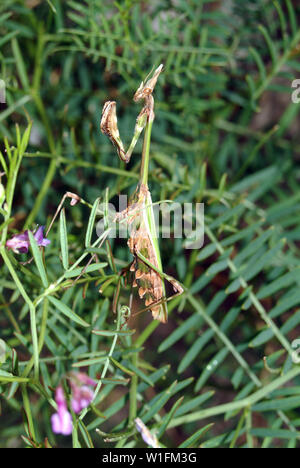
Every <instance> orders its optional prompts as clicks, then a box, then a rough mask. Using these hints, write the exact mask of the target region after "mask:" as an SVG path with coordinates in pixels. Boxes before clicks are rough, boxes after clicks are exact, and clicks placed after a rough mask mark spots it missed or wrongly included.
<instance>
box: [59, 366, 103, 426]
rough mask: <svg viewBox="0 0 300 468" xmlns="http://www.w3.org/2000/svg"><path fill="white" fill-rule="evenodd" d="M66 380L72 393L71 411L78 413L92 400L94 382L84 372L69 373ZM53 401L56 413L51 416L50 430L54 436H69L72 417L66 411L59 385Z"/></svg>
mask: <svg viewBox="0 0 300 468" xmlns="http://www.w3.org/2000/svg"><path fill="white" fill-rule="evenodd" d="M68 378H69V382H70V387H71V392H72V398H71V407H72V410H73V411H74V413H80V411H81V410H83V409H84V408H87V406H89V404H90V403H91V401H92V400H93V398H94V391H93V390H92V388H91V387H95V386H96V382H95V380H93V379H91V378H90V377H89V376H88V375H87V374H85V373H84V372H70V374H69V375H68ZM55 401H56V404H57V413H55V414H53V415H52V416H51V425H52V430H53V432H54V433H55V434H63V435H70V434H71V433H72V427H73V424H72V417H71V414H70V413H69V411H68V406H67V401H66V398H65V394H64V391H63V388H62V386H61V385H59V386H58V387H57V388H56V391H55Z"/></svg>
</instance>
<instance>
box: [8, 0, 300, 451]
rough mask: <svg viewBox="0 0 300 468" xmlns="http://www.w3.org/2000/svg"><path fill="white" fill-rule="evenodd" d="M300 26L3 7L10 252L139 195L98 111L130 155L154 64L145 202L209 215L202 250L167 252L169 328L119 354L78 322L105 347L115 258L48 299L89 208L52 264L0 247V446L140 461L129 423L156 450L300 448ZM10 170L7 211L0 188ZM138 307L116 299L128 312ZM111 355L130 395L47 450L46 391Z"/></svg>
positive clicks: (204, 1) (220, 16)
mask: <svg viewBox="0 0 300 468" xmlns="http://www.w3.org/2000/svg"><path fill="white" fill-rule="evenodd" d="M299 14H300V8H299V6H298V5H297V4H296V2H294V1H292V0H278V1H274V2H271V1H267V0H247V1H245V2H240V1H238V0H232V1H230V0H224V1H212V0H176V1H175V0H173V1H167V0H165V1H164V0H153V1H152V2H144V1H139V0H125V1H123V2H122V1H119V2H114V3H112V2H110V1H100V0H84V1H73V0H71V1H63V0H51V1H50V0H48V1H41V0H19V1H14V0H13V1H11V0H10V1H8V0H2V2H1V4H0V31H1V38H0V78H1V79H3V80H4V81H5V84H6V104H5V105H2V111H1V113H0V132H1V136H2V138H1V151H2V155H3V159H4V160H5V161H6V162H4V165H5V164H7V158H8V157H9V155H8V153H9V151H11V152H12V161H15V163H14V164H16V166H11V168H12V169H11V172H10V176H9V177H10V178H9V177H8V176H7V177H6V176H5V175H3V177H2V183H3V185H4V186H5V187H6V190H7V192H6V199H7V200H8V199H9V196H12V195H13V196H14V203H13V205H12V212H11V216H12V219H9V223H10V225H9V235H11V234H12V233H13V232H19V231H21V230H23V229H25V228H30V229H34V227H35V226H36V223H39V224H49V221H50V219H51V217H52V216H53V214H54V213H55V211H56V208H57V206H58V204H59V202H60V200H61V197H62V196H63V195H64V193H65V192H66V191H72V192H75V193H77V194H78V195H79V196H80V197H82V198H83V199H84V200H86V201H87V202H88V203H90V204H91V205H92V204H93V203H94V201H95V199H96V198H97V197H101V198H102V199H104V197H105V189H106V187H109V196H110V198H111V199H112V200H113V199H114V198H113V197H115V196H116V195H117V194H119V193H127V194H129V193H132V191H133V190H134V188H135V186H136V183H137V180H138V179H137V177H138V176H137V175H138V171H139V161H140V159H139V155H140V152H141V144H138V145H137V147H136V149H135V151H134V155H133V158H132V162H131V163H130V165H129V167H126V168H125V167H124V166H123V165H122V164H121V163H120V161H119V160H118V158H117V156H116V154H115V152H114V149H113V148H112V146H111V144H110V142H109V141H108V140H107V138H105V137H104V136H103V135H102V134H101V133H100V130H99V122H100V117H101V111H102V106H103V103H104V102H105V101H106V100H116V101H117V106H118V124H119V128H120V133H121V135H122V138H124V140H125V141H126V142H129V141H130V139H131V136H132V131H133V127H134V123H135V118H136V115H137V113H138V111H139V110H140V108H139V106H138V105H136V104H134V103H133V102H132V96H133V94H134V92H135V90H136V89H137V87H138V85H139V83H140V81H141V80H142V79H144V78H145V75H146V74H147V73H148V72H149V71H150V70H151V69H152V67H155V66H157V65H159V64H160V63H164V65H165V69H164V73H163V74H162V75H161V77H160V80H159V83H158V85H157V87H156V90H155V112H156V120H155V122H154V127H153V132H152V145H151V165H150V178H149V185H150V188H151V191H152V194H153V195H152V198H153V201H158V200H165V199H172V200H175V201H178V202H201V201H203V202H204V203H205V234H206V236H205V244H204V247H203V248H202V249H201V250H197V251H193V250H192V251H189V250H186V249H184V245H183V241H182V239H170V240H167V239H164V240H163V242H161V250H162V258H163V267H164V271H165V272H167V273H168V274H171V275H173V276H175V277H176V278H178V279H179V280H180V281H181V282H183V283H184V285H185V286H186V288H187V289H188V292H187V293H185V294H184V295H183V296H181V297H179V298H176V299H175V300H173V301H171V303H170V306H169V310H170V319H169V322H168V325H166V326H163V325H160V326H159V327H157V324H156V323H155V322H152V321H151V317H150V315H151V314H150V312H148V313H147V314H143V315H141V316H138V317H136V318H135V319H134V320H131V321H130V327H131V328H134V329H136V333H135V334H134V335H132V336H131V337H130V336H126V337H120V338H119V339H118V340H117V341H116V342H115V338H114V337H117V335H114V337H112V336H99V335H94V334H92V333H91V327H89V328H83V327H82V323H80V321H78V320H77V321H76V317H77V316H79V317H81V318H82V319H83V320H84V321H86V322H88V324H92V326H93V328H94V329H95V328H96V329H105V330H107V331H109V330H110V331H111V330H115V327H116V325H115V324H114V321H115V316H114V315H113V312H112V298H113V293H114V291H115V288H116V284H117V283H116V277H117V275H115V272H114V269H113V268H112V269H111V267H113V265H111V264H110V265H106V264H107V261H108V260H109V259H110V256H109V252H107V251H106V250H105V249H103V251H102V252H98V254H99V261H100V262H106V263H104V266H103V267H101V268H100V269H99V271H90V272H86V273H85V274H84V275H83V277H82V278H81V279H80V280H79V281H78V282H77V284H75V285H73V287H71V288H69V289H65V288H64V286H66V279H64V282H62V283H61V284H60V285H59V286H58V288H57V289H56V290H55V291H51V290H49V288H48V284H53V283H55V282H56V281H57V279H58V278H60V277H61V275H63V274H64V270H63V266H65V267H66V266H67V265H66V263H67V262H69V264H70V265H72V264H73V263H74V262H75V261H77V259H78V258H80V257H81V256H82V255H85V258H88V257H89V251H88V250H86V246H85V236H86V228H87V226H89V227H91V224H90V223H91V222H92V221H91V219H90V223H89V221H88V220H89V216H90V210H89V208H88V207H86V206H82V205H76V206H73V207H66V221H64V219H63V218H61V222H60V224H59V222H56V223H55V225H54V228H53V230H52V231H51V234H50V235H49V236H50V238H51V246H50V247H49V248H47V249H46V250H45V254H44V257H43V258H42V257H39V255H38V253H37V252H36V255H35V262H32V263H30V264H25V265H21V264H20V259H21V260H26V259H27V257H26V258H25V257H24V256H21V257H20V256H16V255H13V254H11V253H9V254H8V253H6V254H5V253H3V245H2V253H3V255H2V258H3V259H4V260H6V261H5V262H2V264H1V278H0V301H1V303H2V304H1V306H0V310H1V316H0V317H1V318H0V323H1V338H2V339H3V340H5V342H6V345H7V350H8V351H7V359H6V361H5V363H3V364H2V367H1V369H0V383H1V391H2V396H1V405H2V417H1V420H0V430H1V435H0V444H1V446H2V447H5V446H17V447H19V446H22V445H23V444H29V445H38V444H43V443H44V442H43V441H44V440H45V437H47V439H48V440H49V443H50V444H51V445H53V446H61V447H67V446H72V445H73V446H75V447H79V446H82V447H85V446H93V445H94V446H96V447H103V446H112V445H113V446H115V445H117V446H118V447H122V446H126V447H133V446H143V445H142V444H143V442H142V441H141V439H140V438H139V437H138V436H137V435H136V434H134V433H133V430H132V420H133V417H134V416H135V415H136V413H137V414H138V416H139V417H140V418H141V419H143V421H144V422H145V423H146V424H147V425H148V426H149V427H150V428H152V429H154V430H157V431H158V434H159V440H160V442H161V443H162V444H164V445H165V446H167V447H177V446H179V445H180V444H183V446H192V447H197V446H199V445H200V444H201V446H203V447H229V446H235V447H236V446H238V447H252V446H256V447H278V446H280V447H291V448H293V447H297V446H298V445H299V444H298V439H299V434H298V427H299V425H300V419H299V418H300V414H299V410H298V406H299V404H298V401H299V393H300V386H299V385H300V377H299V374H300V368H299V367H298V366H297V365H295V364H293V362H292V358H291V356H292V351H293V347H292V342H293V340H294V339H296V338H298V336H299V330H300V328H299V324H300V315H299V309H298V307H299V300H300V294H299V282H300V260H299V241H300V217H299V209H300V192H299V188H298V187H299V176H300V170H299V154H300V138H299V130H298V129H299V123H300V117H299V110H300V105H299V104H296V103H293V102H292V100H291V94H292V88H291V84H292V81H293V80H294V79H296V78H297V77H299V76H300V64H299V54H300V30H299V26H298V25H299ZM28 122H32V128H31V134H30V139H29V142H28V146H27V148H26V150H25V152H24V145H25V143H24V140H22V139H21V136H20V133H19V130H18V129H19V128H21V135H24V132H25V128H26V127H27V125H28ZM16 124H17V125H18V127H17V130H16ZM16 132H17V133H16ZM25 135H26V133H25ZM23 138H24V137H23ZM5 139H6V140H5ZM5 141H6V146H5V144H4V142H5ZM22 141H23V143H22ZM22 145H23V146H22ZM12 147H16V148H17V150H14V149H13V148H12ZM10 148H11V149H10ZM14 151H15V152H14ZM14 155H15V156H14ZM14 157H15V158H16V159H15V160H14ZM18 158H20V161H21V159H22V162H21V166H20V170H19V173H18V179H17V184H16V188H15V190H13V192H14V193H12V192H10V191H9V190H12V183H10V184H7V181H8V180H12V178H13V176H14V174H15V173H16V172H15V167H17V164H18V161H19V159H18ZM2 165H3V162H2ZM3 169H4V168H3ZM1 214H2V215H3V213H2V212H1ZM3 216H4V215H3ZM4 217H5V216H4ZM2 222H3V220H2V219H1V221H0V224H1V223H2ZM7 226H8V223H6V224H1V227H0V229H1V231H2V233H3V232H4V230H5V229H6V228H7ZM66 232H67V234H66ZM60 249H61V252H62V257H63V265H62V262H61V261H60V258H59V256H60V253H59V252H60ZM112 249H113V256H114V259H115V265H116V267H117V270H118V271H120V269H121V268H122V267H123V266H125V265H126V263H127V262H129V261H130V255H129V252H128V249H127V247H126V243H125V242H123V243H122V242H119V241H118V242H114V243H112ZM67 252H68V255H67ZM67 256H68V259H67ZM8 265H11V267H12V268H13V269H14V271H15V272H16V274H17V277H18V278H19V281H20V284H18V281H17V282H16V278H15V277H14V276H13V275H12V271H11V270H10V269H9V268H8ZM82 265H83V264H82ZM105 265H106V266H105ZM43 268H45V271H46V273H45V272H44V270H43ZM44 273H45V274H46V276H47V278H46V277H45V275H44ZM48 281H49V283H48ZM100 284H102V289H103V293H102V294H99V293H98V289H99V287H100ZM97 285H98V286H97ZM103 285H105V287H103ZM20 286H23V288H24V290H25V291H27V293H28V294H29V293H30V297H31V300H30V301H32V302H28V301H27V302H26V300H25V301H24V294H22V290H21V289H20ZM96 286H97V287H96ZM129 294H130V290H129V288H125V287H123V288H122V290H121V303H122V304H124V305H128V301H129ZM55 301H57V302H55ZM74 313H76V317H75V315H74ZM29 316H30V318H31V320H29ZM33 318H34V320H35V321H36V326H33V321H32V319H33ZM74 319H75V320H74ZM34 329H35V331H36V333H37V335H36V339H37V338H38V339H39V340H40V345H41V350H40V358H39V362H38V363H36V359H37V352H36V349H37V343H36V344H34V333H33V331H34ZM113 343H115V344H114V345H113ZM110 350H111V351H112V352H113V354H112V357H113V359H114V360H113V361H112V360H111V361H110V362H109V365H108V368H107V372H109V376H110V377H117V378H118V379H121V378H125V377H126V378H127V377H128V374H126V371H128V370H129V371H131V373H132V372H133V373H134V376H133V377H132V376H131V382H130V383H128V385H127V386H126V385H117V384H116V383H114V382H113V381H103V387H101V389H100V392H99V394H98V396H97V398H96V400H95V405H94V407H93V408H92V409H90V410H89V411H88V412H87V414H86V416H85V417H84V418H83V419H82V420H78V421H77V423H76V425H75V429H74V434H73V438H72V440H71V439H69V438H63V437H54V435H53V434H52V432H51V427H50V415H51V413H52V412H53V411H54V409H53V408H52V407H51V405H52V406H53V397H54V393H53V389H54V388H55V386H56V385H57V384H58V382H59V381H60V379H61V378H62V377H63V376H64V375H65V374H66V373H67V372H68V371H69V370H70V369H71V366H72V365H74V364H76V363H77V366H78V365H79V366H81V365H83V364H86V366H85V369H88V372H89V374H90V375H91V376H92V377H94V378H95V377H99V376H100V375H101V373H102V372H103V365H104V364H103V362H102V361H103V359H102V358H103V356H106V353H108V352H109V351H110ZM264 356H266V357H267V359H266V361H264V360H263V358H264ZM101 359H102V361H101ZM86 360H92V361H89V362H86ZM93 360H94V361H93ZM95 360H96V361H95ZM82 361H83V364H80V363H82ZM104 362H106V361H104ZM78 363H79V364H78ZM33 364H37V366H35V368H34V369H35V371H37V368H38V369H39V372H40V378H39V379H38V380H37V378H36V377H37V374H35V373H34V369H33V367H34V366H33ZM130 375H131V374H130ZM22 379H23V380H22ZM123 383H124V382H123ZM182 397H184V398H183V400H182ZM22 409H24V410H25V414H26V416H24V421H25V422H24V424H23V420H22ZM99 412H100V413H99ZM103 413H104V415H105V416H106V419H104V418H103ZM210 423H214V425H213V426H211V425H208V424H210ZM96 428H97V429H99V430H100V431H101V432H100V433H99V434H100V435H99V434H97V433H96V432H95V429H96ZM203 428H204V429H205V430H203ZM33 431H34V434H33ZM120 432H121V433H124V436H123V437H122V436H118V437H116V439H118V440H116V441H114V442H111V443H107V442H104V439H105V437H106V438H109V439H113V437H114V436H113V435H112V434H114V433H118V434H119V433H120ZM104 433H106V434H110V435H109V436H105V435H103V434H104ZM21 436H23V439H22V438H21Z"/></svg>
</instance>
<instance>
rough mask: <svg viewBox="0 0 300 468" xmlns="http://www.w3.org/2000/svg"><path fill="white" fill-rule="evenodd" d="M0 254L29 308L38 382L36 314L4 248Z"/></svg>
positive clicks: (35, 371) (35, 374)
mask: <svg viewBox="0 0 300 468" xmlns="http://www.w3.org/2000/svg"><path fill="white" fill-rule="evenodd" d="M0 254H1V256H2V258H3V261H4V263H5V264H6V266H7V268H8V270H9V272H10V274H11V276H12V278H13V280H14V281H15V283H16V285H17V287H18V289H19V291H20V294H21V295H22V297H23V299H24V301H25V302H26V304H27V305H28V307H29V313H30V327H31V339H32V347H33V361H34V378H35V379H36V380H38V377H39V348H38V338H37V327H36V313H35V306H34V304H33V302H32V301H31V300H30V298H29V296H28V295H27V293H26V291H25V289H24V287H23V285H22V283H21V281H20V280H19V277H18V275H17V273H16V271H15V269H14V267H13V266H12V263H11V261H10V259H9V256H8V255H7V252H6V250H5V247H4V246H1V247H0Z"/></svg>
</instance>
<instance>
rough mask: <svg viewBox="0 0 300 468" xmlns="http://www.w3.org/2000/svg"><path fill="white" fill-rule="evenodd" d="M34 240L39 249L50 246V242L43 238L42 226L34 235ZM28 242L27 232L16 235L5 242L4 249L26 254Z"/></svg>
mask: <svg viewBox="0 0 300 468" xmlns="http://www.w3.org/2000/svg"><path fill="white" fill-rule="evenodd" d="M34 238H35V240H36V242H37V245H38V246H39V247H46V246H47V245H49V244H50V240H49V239H46V238H45V237H44V226H40V227H39V228H38V229H37V231H36V232H35V233H34ZM29 245H30V241H29V235H28V231H25V232H23V233H21V234H16V235H15V236H13V237H12V238H11V239H9V240H8V241H7V242H6V248H7V249H8V250H10V249H11V250H13V251H14V252H15V253H17V254H19V253H27V252H28V249H29Z"/></svg>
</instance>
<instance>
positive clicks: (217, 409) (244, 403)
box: [169, 366, 300, 427]
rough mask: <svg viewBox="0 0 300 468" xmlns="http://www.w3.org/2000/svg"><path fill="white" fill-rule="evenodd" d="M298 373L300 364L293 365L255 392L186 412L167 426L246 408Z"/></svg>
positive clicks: (175, 425) (179, 424)
mask: <svg viewBox="0 0 300 468" xmlns="http://www.w3.org/2000/svg"><path fill="white" fill-rule="evenodd" d="M299 374H300V366H295V367H293V368H292V369H291V370H290V371H289V372H287V373H286V374H284V375H282V376H281V377H278V378H277V379H275V380H273V382H271V383H270V384H268V385H266V386H265V387H263V388H261V389H260V390H257V392H255V393H252V395H250V396H249V397H246V398H243V399H241V400H238V401H233V402H230V403H225V404H223V405H219V406H214V407H212V408H207V409H204V410H200V411H196V412H195V413H193V414H187V415H185V416H181V417H178V418H175V419H173V421H171V423H170V426H169V427H177V426H181V425H183V424H187V423H190V422H193V421H199V420H200V419H204V418H208V417H211V416H216V415H217V414H224V413H227V412H228V411H234V410H239V409H243V408H247V407H249V406H251V405H254V404H255V403H257V402H258V401H260V400H262V399H263V398H265V397H267V396H268V395H269V394H270V393H271V392H273V391H274V390H276V389H277V388H279V387H282V386H283V385H284V384H285V383H286V382H288V381H289V380H291V379H293V378H294V377H296V376H297V375H299Z"/></svg>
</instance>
